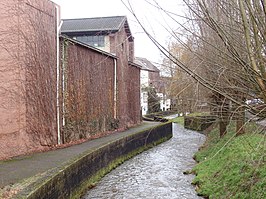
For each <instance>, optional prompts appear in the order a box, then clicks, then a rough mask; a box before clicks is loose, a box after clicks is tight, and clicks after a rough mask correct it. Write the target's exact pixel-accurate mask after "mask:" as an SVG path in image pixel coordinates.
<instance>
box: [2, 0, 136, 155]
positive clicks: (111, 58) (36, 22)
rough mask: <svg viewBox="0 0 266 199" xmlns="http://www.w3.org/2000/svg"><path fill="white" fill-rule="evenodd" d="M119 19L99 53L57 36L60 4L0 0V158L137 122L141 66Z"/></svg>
mask: <svg viewBox="0 0 266 199" xmlns="http://www.w3.org/2000/svg"><path fill="white" fill-rule="evenodd" d="M121 19H122V21H120V22H122V23H121V25H120V26H119V30H117V31H114V32H112V33H111V34H109V36H110V37H109V39H110V49H113V50H114V51H110V52H105V51H103V50H99V49H96V48H95V47H92V46H89V45H86V44H84V43H81V42H78V41H77V40H72V39H69V38H64V37H61V38H60V40H59V34H58V33H59V28H60V9H59V7H58V6H57V5H55V4H54V3H52V2H50V1H49V0H42V1H35V0H21V1H7V0H3V1H1V4H0V24H1V26H0V33H1V34H0V159H5V158H10V157H13V156H17V155H22V154H26V153H32V152H36V151H41V150H49V149H50V148H51V147H53V146H55V145H57V144H62V143H64V142H69V141H73V140H78V139H82V138H89V137H97V136H100V135H101V134H100V133H101V132H105V131H109V130H114V129H116V128H119V127H120V128H124V127H127V126H130V125H134V124H137V123H139V122H140V103H139V95H140V94H139V87H140V83H139V75H140V69H139V68H138V66H137V65H136V64H134V63H133V62H132V61H133V57H134V48H133V47H134V43H133V37H132V35H131V33H130V30H129V27H128V23H127V20H126V18H125V17H122V18H121ZM114 54H115V55H114ZM117 125H118V126H117Z"/></svg>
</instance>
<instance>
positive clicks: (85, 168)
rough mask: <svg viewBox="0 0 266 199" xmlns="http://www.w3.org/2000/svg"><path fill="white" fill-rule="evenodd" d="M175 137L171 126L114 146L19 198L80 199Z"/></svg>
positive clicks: (57, 173) (49, 177)
mask: <svg viewBox="0 0 266 199" xmlns="http://www.w3.org/2000/svg"><path fill="white" fill-rule="evenodd" d="M171 137H172V123H171V122H169V123H164V124H161V125H158V126H156V127H154V128H151V129H147V130H144V131H140V132H137V133H134V134H132V135H129V136H125V137H123V138H121V139H118V140H115V141H113V142H110V143H108V144H106V145H104V146H101V147H99V148H97V149H95V150H93V151H91V152H89V153H88V154H85V155H84V156H83V157H80V158H78V159H76V160H73V162H71V163H70V164H69V165H67V166H65V167H64V168H60V169H57V170H56V171H53V172H52V173H51V174H47V176H46V177H45V179H41V180H39V182H38V183H36V184H35V185H32V186H31V187H28V190H24V193H23V194H19V195H20V197H19V198H32V199H33V198H34V199H35V198H38V199H42V198H43V199H49V198H51V199H53V198H54V199H57V198H64V199H65V198H79V197H80V195H81V194H82V193H83V192H84V191H86V189H88V188H89V187H91V186H93V185H94V184H95V183H96V182H97V181H98V180H99V179H100V178H101V177H103V176H104V175H105V174H106V173H108V172H109V171H111V170H112V169H113V168H115V167H116V166H118V165H119V164H121V163H122V162H123V161H125V160H126V159H129V158H131V157H133V156H134V155H136V154H138V153H140V152H142V151H144V150H145V149H148V148H150V147H152V146H154V145H156V144H159V143H161V142H163V141H166V140H168V139H170V138H171ZM23 195H24V196H23Z"/></svg>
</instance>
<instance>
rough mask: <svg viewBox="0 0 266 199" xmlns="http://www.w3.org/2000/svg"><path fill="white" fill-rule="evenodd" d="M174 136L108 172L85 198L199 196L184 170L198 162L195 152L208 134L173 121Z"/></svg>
mask: <svg viewBox="0 0 266 199" xmlns="http://www.w3.org/2000/svg"><path fill="white" fill-rule="evenodd" d="M173 133H174V136H173V138H172V139H171V140H169V141H167V142H165V143H162V144H160V145H159V146H157V147H154V148H152V149H150V150H148V151H145V152H143V153H141V154H140V155H138V156H136V157H134V158H132V159H130V160H128V161H126V162H125V163H124V164H122V165H121V166H119V167H118V168H116V169H115V170H113V171H111V172H110V173H109V174H107V175H106V176H105V177H104V178H103V179H102V180H101V181H100V182H99V183H98V184H97V186H96V187H94V188H93V189H91V190H89V191H88V192H87V193H86V195H85V196H84V197H83V199H92V198H93V199H96V198H97V199H183V198H185V199H197V198H201V197H199V196H197V195H196V192H195V190H194V189H195V187H194V186H192V185H191V181H192V179H193V178H194V176H193V175H184V174H183V171H186V170H188V169H191V168H192V167H193V165H195V161H194V160H193V159H192V157H193V154H194V153H195V152H196V151H197V150H198V148H199V147H200V146H201V145H202V144H203V142H204V141H205V136H204V135H202V134H199V133H197V132H194V131H190V130H186V129H184V128H183V127H182V126H180V125H178V124H173Z"/></svg>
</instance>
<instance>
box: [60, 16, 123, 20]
mask: <svg viewBox="0 0 266 199" xmlns="http://www.w3.org/2000/svg"><path fill="white" fill-rule="evenodd" d="M118 17H121V18H127V17H126V16H125V15H121V16H105V17H85V18H72V19H62V20H63V21H66V20H84V19H102V18H118Z"/></svg>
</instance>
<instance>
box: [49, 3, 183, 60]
mask: <svg viewBox="0 0 266 199" xmlns="http://www.w3.org/2000/svg"><path fill="white" fill-rule="evenodd" d="M52 1H54V2H55V3H57V4H58V5H60V6H61V17H62V18H63V19H69V18H90V17H106V16H121V15H126V16H127V18H128V22H129V26H130V29H131V32H132V34H133V36H134V38H135V55H136V56H139V57H145V58H147V59H149V60H150V61H153V62H160V61H161V60H162V56H161V55H160V52H159V51H158V50H157V48H156V47H155V46H154V45H153V44H152V42H151V41H150V40H149V38H148V37H147V36H146V34H145V33H144V32H143V30H142V29H141V28H140V26H139V24H138V23H137V22H136V19H135V18H134V16H133V15H132V14H131V13H130V12H129V11H128V9H127V8H126V6H125V5H124V4H123V3H122V0H52ZM123 1H124V2H125V3H126V2H127V1H128V0H123ZM180 1H181V0H157V2H158V3H159V5H160V6H162V7H163V8H165V9H166V10H168V11H172V12H175V13H180V12H181V11H182V6H181V3H178V2H180ZM129 2H130V3H131V5H132V7H133V8H134V10H135V12H136V14H137V16H138V17H139V19H140V20H141V22H142V23H143V24H144V26H145V28H147V30H148V31H149V32H150V34H152V35H153V36H154V37H156V39H157V40H158V41H160V42H161V43H162V44H167V41H168V40H169V37H170V36H169V34H168V33H167V31H165V28H164V27H166V26H167V27H168V26H170V27H171V28H173V29H176V28H177V27H175V25H176V24H174V23H172V22H171V21H169V19H168V18H166V16H164V15H163V14H162V12H161V11H160V10H158V9H157V8H155V7H154V6H152V5H150V4H155V3H154V0H129ZM163 26H164V27H163Z"/></svg>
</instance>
